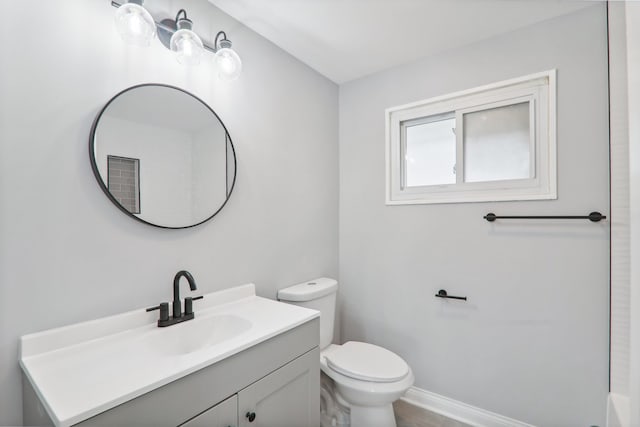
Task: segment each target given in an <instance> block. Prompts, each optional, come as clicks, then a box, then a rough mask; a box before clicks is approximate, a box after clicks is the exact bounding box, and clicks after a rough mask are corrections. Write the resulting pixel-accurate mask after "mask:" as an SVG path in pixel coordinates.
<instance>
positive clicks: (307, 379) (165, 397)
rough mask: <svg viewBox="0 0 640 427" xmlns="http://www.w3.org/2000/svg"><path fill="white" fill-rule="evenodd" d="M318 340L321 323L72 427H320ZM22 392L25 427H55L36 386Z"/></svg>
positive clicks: (308, 324)
mask: <svg viewBox="0 0 640 427" xmlns="http://www.w3.org/2000/svg"><path fill="white" fill-rule="evenodd" d="M319 336H320V330H319V319H318V318H317V317H316V318H314V319H312V320H309V321H307V322H305V323H303V324H301V325H298V326H296V327H294V328H293V329H290V330H288V331H286V332H283V333H280V334H278V335H276V336H273V337H271V338H269V339H267V340H266V341H263V342H261V343H258V344H255V345H253V346H251V347H248V348H246V349H244V350H242V351H240V352H239V353H236V354H233V355H230V356H228V357H226V358H224V359H222V360H219V361H217V362H214V363H212V364H210V365H208V366H204V367H202V368H201V369H199V370H196V371H195V372H192V373H190V374H188V375H186V376H184V377H182V378H179V379H176V380H174V381H171V382H169V383H167V384H165V385H162V386H159V387H157V388H155V389H153V390H151V391H149V392H147V393H145V394H142V395H140V396H138V397H135V398H133V399H130V400H127V401H124V402H123V403H121V404H119V405H118V406H115V407H113V408H111V409H109V410H106V411H104V412H102V413H99V414H97V415H95V416H93V417H91V418H88V419H85V420H81V421H80V422H77V423H75V424H73V425H75V426H81V427H107V426H108V427H120V426H121V427H125V426H126V427H130V426H132V425H136V426H149V427H151V426H153V427H176V426H186V427H205V426H206V427H218V426H220V427H228V426H231V427H238V426H246V427H254V426H264V427H273V426H278V427H287V426H290V427H317V426H319V425H320V350H319V347H318V343H319ZM185 357H190V356H185ZM23 385H24V387H25V390H24V394H23V397H24V399H25V402H24V403H25V405H24V421H25V425H52V424H54V423H52V422H51V420H50V419H49V418H48V417H46V419H45V416H46V412H45V411H44V408H43V406H42V404H41V402H40V401H39V400H37V397H36V394H35V393H34V391H33V388H32V387H31V384H30V382H29V381H23ZM96 387H99V385H97V384H96ZM247 413H248V414H249V415H251V414H252V413H254V414H255V418H254V417H247ZM250 418H252V419H253V421H251V420H250ZM67 425H68V424H67ZM63 427H64V426H63Z"/></svg>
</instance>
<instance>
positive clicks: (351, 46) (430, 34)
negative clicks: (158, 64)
mask: <svg viewBox="0 0 640 427" xmlns="http://www.w3.org/2000/svg"><path fill="white" fill-rule="evenodd" d="M209 1H210V2H211V3H213V4H214V5H215V6H217V7H219V8H220V9H222V10H223V11H224V12H226V13H227V14H229V15H231V16H232V17H234V18H235V19H237V20H238V21H240V22H242V23H243V24H244V25H246V26H247V27H249V28H251V29H252V30H254V31H256V32H257V33H258V34H260V35H262V36H263V37H265V38H267V39H268V40H270V41H272V42H273V43H274V44H276V45H278V46H279V47H281V48H282V49H284V50H285V51H287V52H289V53H290V54H291V55H293V56H295V57H296V58H298V59H299V60H301V61H302V62H304V63H306V64H307V65H309V66H310V67H311V68H313V69H315V70H317V71H318V72H319V73H321V74H323V75H324V76H326V77H328V78H329V79H331V80H333V81H334V82H336V83H344V82H347V81H350V80H354V79H357V78H359V77H362V76H365V75H368V74H372V73H375V72H378V71H381V70H384V69H387V68H391V67H394V66H397V65H400V64H404V63H407V62H411V61H415V60H417V59H419V58H424V57H426V56H429V55H432V54H434V53H437V52H441V51H444V50H447V49H452V48H456V47H459V46H464V45H466V44H469V43H473V42H474V41H477V40H482V39H486V38H489V37H493V36H496V35H498V34H502V33H506V32H509V31H513V30H515V29H518V28H522V27H525V26H528V25H531V24H534V23H536V22H540V21H543V20H546V19H550V18H553V17H556V16H560V15H564V14H568V13H571V12H574V11H577V10H579V9H582V8H585V7H588V6H591V5H593V4H594V2H593V1H585V0H209Z"/></svg>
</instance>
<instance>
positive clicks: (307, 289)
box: [278, 277, 338, 302]
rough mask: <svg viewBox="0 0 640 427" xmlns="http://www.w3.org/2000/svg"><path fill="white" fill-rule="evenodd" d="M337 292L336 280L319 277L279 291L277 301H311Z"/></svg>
mask: <svg viewBox="0 0 640 427" xmlns="http://www.w3.org/2000/svg"><path fill="white" fill-rule="evenodd" d="M337 290H338V282H337V281H336V280H334V279H329V278H328V277H320V278H318V279H314V280H309V281H307V282H304V283H299V284H297V285H293V286H289V287H288V288H284V289H280V290H279V291H278V300H280V301H290V302H301V301H311V300H314V299H316V298H321V297H323V296H325V295H329V294H332V293H334V292H336V291H337Z"/></svg>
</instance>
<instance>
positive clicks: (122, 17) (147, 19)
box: [111, 0, 156, 46]
mask: <svg viewBox="0 0 640 427" xmlns="http://www.w3.org/2000/svg"><path fill="white" fill-rule="evenodd" d="M142 2H143V0H129V2H128V3H125V4H123V5H122V6H121V7H118V10H117V11H116V18H115V21H116V29H117V30H118V33H120V36H121V37H122V38H123V39H124V40H125V41H126V42H128V43H131V44H136V45H140V46H149V45H150V44H151V39H153V37H154V36H155V35H156V23H155V22H154V21H153V17H151V14H150V13H149V12H148V11H147V9H145V8H144V7H142ZM111 4H113V3H111Z"/></svg>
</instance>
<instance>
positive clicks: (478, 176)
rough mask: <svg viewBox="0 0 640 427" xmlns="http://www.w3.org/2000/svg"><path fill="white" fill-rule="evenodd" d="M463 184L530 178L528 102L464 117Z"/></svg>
mask: <svg viewBox="0 0 640 427" xmlns="http://www.w3.org/2000/svg"><path fill="white" fill-rule="evenodd" d="M462 117H463V131H464V137H463V144H464V181H465V182H485V181H501V180H509V179H528V178H530V177H531V157H532V156H533V155H534V153H532V152H531V151H532V150H531V149H532V147H531V138H530V123H529V103H528V102H525V103H520V104H515V105H508V106H504V107H497V108H491V109H488V110H479V111H475V112H470V113H465V114H463V116H462Z"/></svg>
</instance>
